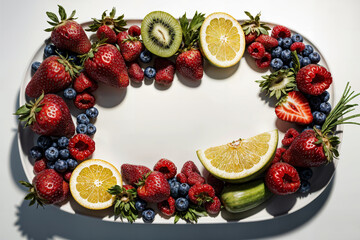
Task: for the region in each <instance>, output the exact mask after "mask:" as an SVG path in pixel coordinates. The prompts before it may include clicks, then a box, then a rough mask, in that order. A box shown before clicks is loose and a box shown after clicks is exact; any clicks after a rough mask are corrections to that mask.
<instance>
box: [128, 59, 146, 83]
mask: <svg viewBox="0 0 360 240" xmlns="http://www.w3.org/2000/svg"><path fill="white" fill-rule="evenodd" d="M127 66H128V74H129V77H130V79H131V80H133V81H134V82H141V81H142V80H144V71H143V70H142V68H141V67H140V65H139V64H138V63H137V62H130V63H128V64H127Z"/></svg>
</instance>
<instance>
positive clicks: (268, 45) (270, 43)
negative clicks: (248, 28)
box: [255, 34, 279, 51]
mask: <svg viewBox="0 0 360 240" xmlns="http://www.w3.org/2000/svg"><path fill="white" fill-rule="evenodd" d="M255 42H259V43H261V44H262V45H263V46H264V47H265V49H266V50H268V51H270V50H271V49H272V48H274V47H277V46H279V43H278V41H277V40H276V38H273V37H270V36H269V35H265V34H261V35H260V36H259V37H257V38H256V39H255Z"/></svg>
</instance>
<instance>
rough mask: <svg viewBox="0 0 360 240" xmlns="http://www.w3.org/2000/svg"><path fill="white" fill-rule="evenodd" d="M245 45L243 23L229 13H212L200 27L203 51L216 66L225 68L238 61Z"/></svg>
mask: <svg viewBox="0 0 360 240" xmlns="http://www.w3.org/2000/svg"><path fill="white" fill-rule="evenodd" d="M245 45H246V42H245V34H244V31H243V29H242V27H241V25H240V24H239V22H238V21H237V20H236V19H234V18H233V17H232V16H230V15H229V14H227V13H221V12H216V13H212V14H210V15H209V16H207V17H206V19H205V20H204V23H203V24H202V26H201V28H200V46H201V52H202V53H203V55H204V56H205V57H206V58H207V59H208V60H209V62H211V63H212V64H214V65H215V66H218V67H222V68H225V67H231V66H233V65H235V64H236V63H238V62H239V61H240V59H241V57H242V56H243V55H244V51H245Z"/></svg>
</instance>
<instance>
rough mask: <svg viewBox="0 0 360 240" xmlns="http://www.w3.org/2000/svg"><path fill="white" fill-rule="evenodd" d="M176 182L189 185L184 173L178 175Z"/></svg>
mask: <svg viewBox="0 0 360 240" xmlns="http://www.w3.org/2000/svg"><path fill="white" fill-rule="evenodd" d="M176 180H177V181H178V182H179V183H187V177H186V175H185V174H184V173H178V174H177V175H176Z"/></svg>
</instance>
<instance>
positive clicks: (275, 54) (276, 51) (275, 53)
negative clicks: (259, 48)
mask: <svg viewBox="0 0 360 240" xmlns="http://www.w3.org/2000/svg"><path fill="white" fill-rule="evenodd" d="M281 52H282V48H281V47H280V46H277V47H276V48H274V49H273V50H272V51H271V58H279V57H280V55H281Z"/></svg>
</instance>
